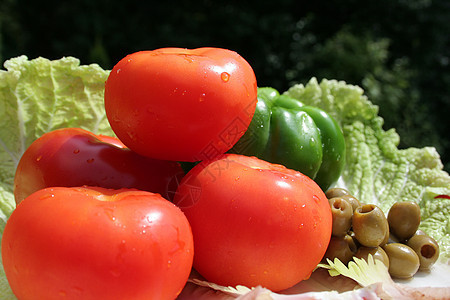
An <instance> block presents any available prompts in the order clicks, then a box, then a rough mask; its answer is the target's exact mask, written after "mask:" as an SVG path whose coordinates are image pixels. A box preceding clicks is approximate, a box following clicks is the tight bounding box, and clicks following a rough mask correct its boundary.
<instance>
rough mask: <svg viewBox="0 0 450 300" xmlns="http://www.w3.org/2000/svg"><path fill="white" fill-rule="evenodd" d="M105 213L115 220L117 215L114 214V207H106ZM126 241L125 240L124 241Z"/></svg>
mask: <svg viewBox="0 0 450 300" xmlns="http://www.w3.org/2000/svg"><path fill="white" fill-rule="evenodd" d="M105 214H106V215H107V216H108V218H109V219H110V220H111V221H115V220H116V217H115V216H114V210H113V209H112V208H105ZM123 243H125V241H123Z"/></svg>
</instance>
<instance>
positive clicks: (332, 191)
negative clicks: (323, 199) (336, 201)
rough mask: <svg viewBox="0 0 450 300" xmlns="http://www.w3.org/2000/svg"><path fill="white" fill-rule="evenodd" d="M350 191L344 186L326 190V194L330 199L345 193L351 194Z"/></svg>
mask: <svg viewBox="0 0 450 300" xmlns="http://www.w3.org/2000/svg"><path fill="white" fill-rule="evenodd" d="M349 194H350V193H349V191H347V190H346V189H343V188H331V189H329V190H328V191H326V193H325V196H327V198H328V199H331V198H334V197H340V196H343V195H349Z"/></svg>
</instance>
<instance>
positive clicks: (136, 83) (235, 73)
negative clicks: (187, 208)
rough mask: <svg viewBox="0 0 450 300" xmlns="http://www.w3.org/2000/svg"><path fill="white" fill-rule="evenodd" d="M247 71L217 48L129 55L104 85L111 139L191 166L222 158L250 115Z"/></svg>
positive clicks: (252, 95) (251, 89) (252, 102)
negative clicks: (218, 157)
mask: <svg viewBox="0 0 450 300" xmlns="http://www.w3.org/2000/svg"><path fill="white" fill-rule="evenodd" d="M256 94H257V83H256V77H255V74H254V72H253V69H252V68H251V66H250V65H249V64H248V62H247V61H246V60H245V59H244V58H243V57H242V56H240V55H239V54H238V53H236V52H234V51H231V50H227V49H220V48H198V49H182V48H162V49H156V50H152V51H140V52H136V53H132V54H130V55H128V56H126V57H124V58H123V59H122V60H120V61H119V62H118V63H117V64H116V65H115V66H114V68H113V69H112V71H111V73H110V75H109V77H108V79H107V81H106V85H105V108H106V115H107V117H108V120H109V123H110V124H111V127H112V129H113V130H114V132H115V133H116V135H117V136H118V137H119V139H120V140H121V141H122V142H123V143H124V144H125V145H127V147H129V148H130V149H132V150H134V151H136V152H137V153H139V154H141V155H144V156H149V157H153V158H158V159H167V160H175V161H191V162H193V161H199V160H204V159H210V158H212V157H214V156H217V155H220V154H223V153H225V152H226V151H228V150H229V149H230V148H231V147H233V145H234V144H235V143H236V142H237V141H238V140H239V138H240V137H241V136H242V135H243V134H244V133H245V131H246V130H247V128H248V126H249V124H250V122H251V119H252V117H253V114H254V112H255V108H256V102H257V98H256V97H257V95H256Z"/></svg>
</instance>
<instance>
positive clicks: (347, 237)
mask: <svg viewBox="0 0 450 300" xmlns="http://www.w3.org/2000/svg"><path fill="white" fill-rule="evenodd" d="M352 234H353V232H351V231H350V232H349V233H348V234H346V235H345V236H344V240H345V241H346V242H347V243H348V246H349V247H350V250H352V252H353V253H356V251H358V245H357V244H356V242H357V241H356V239H355V238H354V237H353V236H352Z"/></svg>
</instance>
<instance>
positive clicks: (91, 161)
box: [86, 158, 94, 164]
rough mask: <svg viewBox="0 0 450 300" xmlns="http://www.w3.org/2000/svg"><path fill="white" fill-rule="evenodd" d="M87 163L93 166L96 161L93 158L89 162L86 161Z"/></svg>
mask: <svg viewBox="0 0 450 300" xmlns="http://www.w3.org/2000/svg"><path fill="white" fill-rule="evenodd" d="M86 162H87V163H88V164H92V163H93V162H94V159H93V158H89V159H88V160H86Z"/></svg>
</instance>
